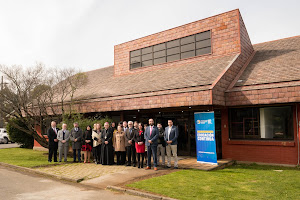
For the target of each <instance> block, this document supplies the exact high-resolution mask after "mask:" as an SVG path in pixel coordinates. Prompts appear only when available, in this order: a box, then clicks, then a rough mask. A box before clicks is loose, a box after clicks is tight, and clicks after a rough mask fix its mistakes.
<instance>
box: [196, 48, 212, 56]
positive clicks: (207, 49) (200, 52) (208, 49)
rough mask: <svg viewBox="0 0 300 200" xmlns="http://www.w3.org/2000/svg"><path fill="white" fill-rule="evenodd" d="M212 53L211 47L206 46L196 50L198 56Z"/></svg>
mask: <svg viewBox="0 0 300 200" xmlns="http://www.w3.org/2000/svg"><path fill="white" fill-rule="evenodd" d="M208 53H211V47H205V48H202V49H197V50H196V56H199V55H203V54H208Z"/></svg>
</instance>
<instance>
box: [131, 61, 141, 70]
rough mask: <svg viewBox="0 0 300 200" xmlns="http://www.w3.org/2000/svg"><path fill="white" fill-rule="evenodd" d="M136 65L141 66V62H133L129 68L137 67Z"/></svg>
mask: <svg viewBox="0 0 300 200" xmlns="http://www.w3.org/2000/svg"><path fill="white" fill-rule="evenodd" d="M138 67H141V63H140V62H139V63H133V64H131V65H130V68H131V69H134V68H138Z"/></svg>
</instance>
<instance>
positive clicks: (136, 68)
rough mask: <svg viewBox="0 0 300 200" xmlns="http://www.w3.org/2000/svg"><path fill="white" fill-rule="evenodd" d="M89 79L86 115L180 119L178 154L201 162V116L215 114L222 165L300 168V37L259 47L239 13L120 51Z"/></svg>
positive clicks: (83, 95)
mask: <svg viewBox="0 0 300 200" xmlns="http://www.w3.org/2000/svg"><path fill="white" fill-rule="evenodd" d="M86 74H87V75H88V83H87V85H86V86H84V87H82V88H79V89H78V90H77V91H76V93H75V95H74V96H75V97H76V98H77V99H80V101H79V100H78V102H77V104H76V107H77V109H78V110H79V111H80V112H81V113H86V115H93V114H96V113H99V112H101V113H102V114H103V115H109V116H110V117H112V118H113V119H114V120H115V121H121V120H137V121H140V122H147V120H148V118H150V117H151V118H154V120H155V121H156V122H158V121H160V122H162V123H163V124H164V125H167V120H168V119H173V120H174V123H175V125H177V126H178V127H179V131H180V137H179V144H178V152H179V155H190V156H195V155H196V142H195V125H194V112H201V111H214V112H215V123H216V140H217V153H218V158H231V159H234V160H238V161H250V162H263V163H276V164H290V165H296V164H298V162H299V161H298V160H299V149H298V147H299V137H298V131H299V127H298V122H297V121H298V120H297V116H298V115H299V114H300V112H299V108H300V104H299V101H300V37H298V36H296V37H292V38H286V39H281V40H277V41H271V42H266V43H261V44H256V45H252V43H251V41H250V38H249V35H248V33H247V30H246V27H245V24H244V22H243V19H242V17H241V14H240V12H239V10H232V11H229V12H226V13H222V14H219V15H216V16H213V17H209V18H206V19H202V20H199V21H196V22H192V23H189V24H185V25H182V26H179V27H175V28H172V29H169V30H165V31H162V32H159V33H155V34H152V35H149V36H145V37H142V38H139V39H136V40H133V41H129V42H125V43H122V44H119V45H116V46H115V47H114V66H110V67H106V68H101V69H97V70H93V71H89V72H86Z"/></svg>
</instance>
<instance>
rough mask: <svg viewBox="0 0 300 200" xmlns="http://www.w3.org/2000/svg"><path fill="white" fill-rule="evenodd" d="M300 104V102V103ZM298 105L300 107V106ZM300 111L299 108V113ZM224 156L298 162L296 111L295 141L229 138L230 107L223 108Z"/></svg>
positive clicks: (256, 160) (262, 160)
mask: <svg viewBox="0 0 300 200" xmlns="http://www.w3.org/2000/svg"><path fill="white" fill-rule="evenodd" d="M299 105H300V104H299ZM299 105H298V108H299V107H300V106H299ZM299 114H300V111H299V109H298V115H299ZM221 120H222V122H221V123H222V157H223V158H225V159H233V160H237V161H250V162H262V163H276V164H290V165H296V164H297V162H298V142H297V125H296V112H295V110H294V132H295V133H294V138H295V139H294V141H291V142H280V141H249V140H248V141H245V140H231V141H230V140H229V124H228V109H227V108H226V109H223V110H222V119H221Z"/></svg>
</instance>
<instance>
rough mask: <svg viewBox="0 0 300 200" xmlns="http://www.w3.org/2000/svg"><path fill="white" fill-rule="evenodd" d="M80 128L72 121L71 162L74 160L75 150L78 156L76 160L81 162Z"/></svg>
mask: <svg viewBox="0 0 300 200" xmlns="http://www.w3.org/2000/svg"><path fill="white" fill-rule="evenodd" d="M82 135H83V133H82V130H81V129H80V128H79V127H78V123H77V122H75V123H74V128H73V129H72V130H71V135H70V140H71V141H72V149H73V162H76V152H77V156H78V162H81V140H82Z"/></svg>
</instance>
